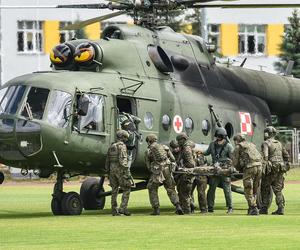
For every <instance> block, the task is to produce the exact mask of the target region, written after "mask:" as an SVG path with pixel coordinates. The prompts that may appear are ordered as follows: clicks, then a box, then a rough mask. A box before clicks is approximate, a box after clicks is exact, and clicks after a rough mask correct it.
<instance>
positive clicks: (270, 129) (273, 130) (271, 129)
mask: <svg viewBox="0 0 300 250" xmlns="http://www.w3.org/2000/svg"><path fill="white" fill-rule="evenodd" d="M264 132H265V133H268V134H270V135H276V134H277V130H276V128H274V127H273V126H268V127H266V128H265V130H264Z"/></svg>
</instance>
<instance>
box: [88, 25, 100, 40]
mask: <svg viewBox="0 0 300 250" xmlns="http://www.w3.org/2000/svg"><path fill="white" fill-rule="evenodd" d="M85 32H86V35H87V37H88V38H89V39H91V40H97V39H100V23H94V24H91V25H89V26H86V27H85Z"/></svg>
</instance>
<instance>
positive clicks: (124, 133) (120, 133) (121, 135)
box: [117, 130, 129, 140]
mask: <svg viewBox="0 0 300 250" xmlns="http://www.w3.org/2000/svg"><path fill="white" fill-rule="evenodd" d="M117 138H118V139H123V138H125V139H127V140H128V138H129V134H128V132H127V131H125V130H118V131H117Z"/></svg>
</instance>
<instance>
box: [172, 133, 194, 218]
mask: <svg viewBox="0 0 300 250" xmlns="http://www.w3.org/2000/svg"><path fill="white" fill-rule="evenodd" d="M176 139H177V141H178V144H179V146H180V162H181V165H182V166H181V167H182V168H184V169H185V168H189V169H190V168H194V167H195V160H194V156H193V150H192V146H191V145H192V144H193V142H192V141H189V140H188V136H187V135H186V134H185V133H181V134H179V135H178V136H177V137H176ZM194 179H195V177H194V176H193V175H190V174H181V175H180V178H179V181H178V185H177V190H178V195H179V200H180V204H181V206H182V208H183V212H184V213H185V214H190V213H191V212H192V209H193V208H194V204H193V202H192V198H191V192H192V186H193V182H194Z"/></svg>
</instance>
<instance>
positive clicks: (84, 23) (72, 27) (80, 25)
mask: <svg viewBox="0 0 300 250" xmlns="http://www.w3.org/2000/svg"><path fill="white" fill-rule="evenodd" d="M126 13H127V11H125V10H121V11H117V12H112V13H109V14H107V15H104V16H99V17H94V18H91V19H88V20H85V21H82V22H77V23H74V24H71V25H68V26H66V27H64V28H62V30H78V29H81V28H83V27H85V26H87V25H90V24H93V23H97V22H101V21H104V20H107V19H110V18H112V17H116V16H120V15H123V14H126Z"/></svg>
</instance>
